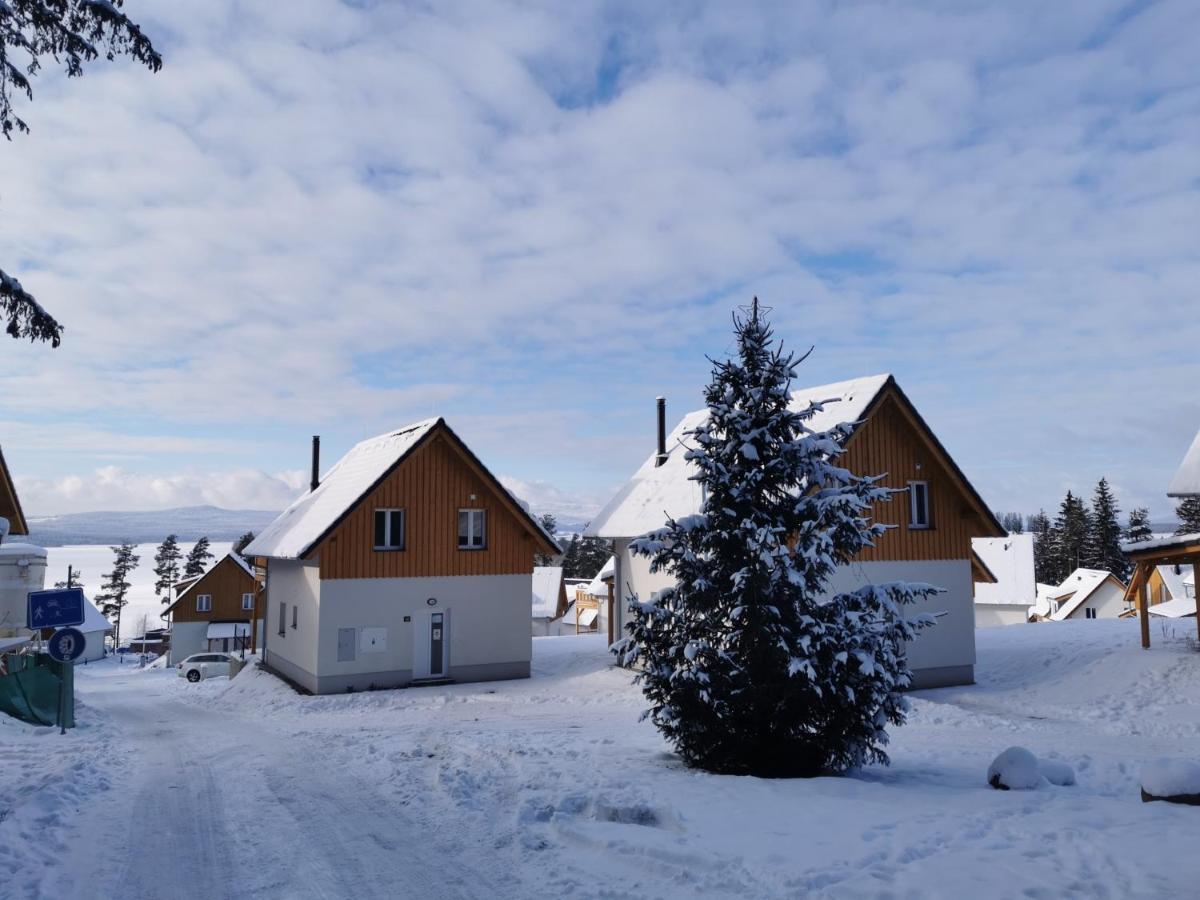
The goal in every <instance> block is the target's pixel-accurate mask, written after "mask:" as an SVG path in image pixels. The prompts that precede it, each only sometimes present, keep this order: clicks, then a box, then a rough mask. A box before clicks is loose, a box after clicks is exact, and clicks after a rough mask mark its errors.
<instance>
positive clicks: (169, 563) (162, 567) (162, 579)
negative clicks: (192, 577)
mask: <svg viewBox="0 0 1200 900" xmlns="http://www.w3.org/2000/svg"><path fill="white" fill-rule="evenodd" d="M182 558H183V552H182V551H181V550H180V549H179V541H178V539H177V538H176V537H175V535H173V534H168V535H167V536H166V538H165V539H164V540H163V542H162V543H161V544H159V545H158V550H157V551H156V552H155V554H154V574H155V575H157V576H158V580H157V581H155V582H154V593H155V594H157V595H158V596H159V597H161V598H162V602H163V603H170V602H171V591H173V590H174V589H175V582H177V581H178V580H179V560H181V559H182Z"/></svg>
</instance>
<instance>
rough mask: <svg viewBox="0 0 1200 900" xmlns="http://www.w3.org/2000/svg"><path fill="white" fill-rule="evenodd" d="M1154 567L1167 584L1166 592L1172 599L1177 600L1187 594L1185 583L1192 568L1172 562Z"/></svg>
mask: <svg viewBox="0 0 1200 900" xmlns="http://www.w3.org/2000/svg"><path fill="white" fill-rule="evenodd" d="M1155 569H1157V570H1158V577H1159V578H1161V579H1162V580H1163V584H1165V585H1166V586H1167V593H1169V594H1170V595H1171V599H1172V600H1178V599H1179V598H1180V597H1186V596H1187V587H1186V585H1187V584H1188V583H1189V582H1188V579H1187V576H1188V575H1191V574H1192V571H1193V570H1192V567H1191V566H1183V565H1179V564H1177V563H1172V564H1170V565H1165V566H1155Z"/></svg>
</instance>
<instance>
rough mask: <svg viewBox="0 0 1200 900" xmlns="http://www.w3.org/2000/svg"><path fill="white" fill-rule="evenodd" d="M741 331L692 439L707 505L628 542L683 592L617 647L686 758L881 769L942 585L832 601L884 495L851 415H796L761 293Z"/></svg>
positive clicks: (771, 766)
mask: <svg viewBox="0 0 1200 900" xmlns="http://www.w3.org/2000/svg"><path fill="white" fill-rule="evenodd" d="M735 326H736V329H737V340H738V358H737V359H736V360H729V361H725V362H716V363H714V366H715V367H714V371H713V379H712V382H711V384H709V386H708V388H707V390H706V392H705V399H706V402H707V405H708V409H709V416H708V419H707V421H706V422H705V423H704V424H702V425H700V426H698V427H697V428H696V429H695V430H694V431H692V432H690V433H689V434H688V436H687V439H688V440H689V441H690V443H691V445H692V446H691V448H690V449H689V450H688V451H687V458H688V459H689V460H691V461H692V462H693V463H694V464H695V467H696V471H697V474H696V475H695V476H694V477H695V480H697V481H699V482H700V484H701V485H702V487H703V489H704V496H705V501H704V504H703V507H702V509H701V512H700V513H699V514H698V515H694V516H688V517H685V518H680V519H678V520H671V521H668V523H667V524H666V527H664V528H662V529H660V530H658V531H655V532H652V533H650V534H648V535H645V536H643V537H642V538H641V539H639V540H637V541H635V542H634V543H633V545H632V549H633V551H634V552H635V553H639V554H642V555H644V556H648V557H650V559H651V569H652V571H656V572H657V571H665V572H669V573H670V574H671V575H673V576H674V578H675V582H676V583H675V586H674V587H672V588H668V589H667V590H664V591H662V592H660V593H659V594H658V595H657V597H656V598H655V599H654V600H652V601H650V602H646V603H642V602H639V600H638V598H636V597H633V598H630V609H631V611H632V616H631V619H632V621H631V622H630V623H629V625H628V626H627V631H628V636H627V637H626V638H625V640H624V641H622V642H621V643H620V644H619V645H618V646H617V648H616V649H617V652H618V653H619V654H620V655H621V657H622V661H623V662H624V663H626V664H629V665H635V664H636V665H640V667H641V669H642V671H641V672H640V674H639V675H638V680H639V681H640V683H641V685H642V689H643V691H644V692H645V695H646V697H647V698H648V699H649V701H650V703H651V708H650V709H649V710H648V711H647V713H646V715H647V716H649V717H650V718H651V719H652V720H653V721H654V723H655V724H656V725H657V726H658V728H659V729H660V730H661V731H662V732H663V734H664V735H665V736H666V737H667V739H668V740H670V741H671V743H672V744H673V745H674V747H675V749H676V750H677V751H678V752H679V754H680V756H681V757H682V758H683V759H684V761H685V762H687V763H688V764H689V765H693V766H698V767H701V768H704V769H708V770H711V771H716V772H733V773H751V774H758V775H768V776H792V775H805V776H807V775H816V774H821V773H825V772H831V771H841V770H845V769H848V768H851V767H854V766H859V765H862V764H864V763H869V762H881V763H887V761H888V757H887V754H886V753H885V752H884V747H885V746H886V745H887V742H888V735H887V726H888V725H900V724H902V723H903V722H904V716H905V711H906V708H907V706H906V701H905V700H904V698H903V697H902V696H901V694H900V691H901V690H902V689H903V688H905V687H907V686H908V684H909V681H910V678H911V673H910V672H909V669H908V665H907V659H906V655H905V646H906V642H907V641H909V640H910V639H911V638H913V637H914V635H915V634H916V633H917V631H918V630H919V629H921V628H923V627H925V626H927V625H930V624H932V623H933V619H932V617H930V616H917V617H914V618H912V619H909V618H906V617H905V615H904V612H903V607H904V606H905V605H907V604H910V603H913V602H914V601H916V600H918V599H924V598H925V597H927V596H929V595H931V594H933V593H935V592H936V591H937V588H934V587H932V586H930V585H921V584H903V583H895V584H881V585H873V586H867V587H864V588H862V589H860V590H857V591H854V592H851V593H845V594H839V595H837V596H833V597H829V596H827V594H826V586H827V584H828V581H829V578H830V576H831V575H832V574H833V572H834V571H835V570H836V569H837V567H838V566H840V565H843V564H845V563H847V562H848V561H850V560H851V559H853V558H854V557H855V555H856V554H858V553H859V551H861V550H862V549H863V548H864V547H868V546H871V545H872V542H873V541H874V539H875V538H876V537H878V536H879V535H881V534H882V533H883V532H884V528H883V526H881V525H873V524H872V523H871V521H870V519H869V510H870V508H871V505H872V504H873V503H875V502H876V501H880V500H886V499H889V498H890V495H891V492H890V491H889V490H888V489H886V488H883V487H881V486H880V485H879V484H878V479H875V478H864V477H859V476H856V475H854V474H852V473H851V472H849V471H848V470H846V469H844V468H842V467H840V466H838V465H837V463H836V460H837V458H838V457H839V456H840V455H841V454H842V452H843V450H844V444H845V441H846V439H847V438H848V437H849V435H850V433H851V431H852V428H853V424H854V423H850V424H847V425H841V426H838V427H836V428H833V429H831V430H829V431H825V432H814V431H812V430H811V429H810V428H809V427H808V426H807V425H806V423H807V422H808V421H809V420H811V419H812V417H813V416H814V415H815V414H816V413H817V412H818V411H820V410H821V408H822V407H821V405H820V404H813V405H812V406H810V407H809V408H807V409H802V410H798V411H797V410H792V409H790V408H789V404H790V401H791V396H790V385H791V382H792V379H793V377H794V375H795V368H796V366H797V364H798V362H800V360H797V359H796V358H795V357H794V356H793V355H791V354H790V353H789V354H784V353H783V351H782V349H780V348H778V347H777V346H776V345H775V343H774V341H773V338H772V333H771V330H770V327H769V326H768V325H767V323H766V322H765V320H764V319H763V318H762V317H761V315H760V314H759V310H758V305H757V301H755V304H754V306H753V308H752V311H751V313H750V314H749V316H748V317H747V318H738V317H735Z"/></svg>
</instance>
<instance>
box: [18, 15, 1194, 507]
mask: <svg viewBox="0 0 1200 900" xmlns="http://www.w3.org/2000/svg"><path fill="white" fill-rule="evenodd" d="M560 6H562V5H561V4H558V5H550V4H538V3H513V4H505V3H462V4H453V5H450V7H449V9H448V10H447V9H444V8H443V7H440V6H439V7H437V8H430V7H429V6H428V5H425V4H420V5H418V4H402V3H398V2H397V3H382V2H380V3H373V2H360V3H353V4H350V3H336V2H325V0H311V2H303V3H296V4H274V3H250V2H233V0H213V2H208V3H204V4H180V3H176V2H169V0H129V3H128V4H127V10H128V11H129V12H130V13H131V15H133V17H134V18H135V19H136V20H138V21H140V22H141V24H142V25H143V26H144V27H145V28H146V29H147V31H148V32H149V33H150V34H151V35H152V36H153V37H154V38H155V39H156V43H157V44H158V45H159V47H160V49H161V50H162V51H163V53H164V55H165V58H166V62H165V65H164V68H163V70H162V72H161V73H159V74H157V75H150V74H149V73H147V72H145V71H143V70H137V69H135V68H133V67H131V66H129V65H126V64H123V63H120V62H118V63H115V64H104V65H97V66H93V67H92V68H91V70H90V71H89V73H88V74H87V76H86V77H85V78H83V79H77V80H72V81H71V82H70V83H67V81H66V79H65V78H62V77H61V76H60V75H57V74H50V73H47V74H46V75H44V76H42V77H41V78H39V82H40V83H39V84H37V85H35V88H36V99H35V102H34V103H33V104H32V105H29V106H27V107H25V108H24V110H23V113H24V116H25V118H26V119H27V120H28V121H29V123H30V125H31V126H32V128H33V134H32V135H29V136H22V137H18V138H16V139H15V140H14V141H13V142H12V143H11V144H9V145H8V146H5V147H3V148H0V153H3V154H4V166H3V175H2V176H0V259H3V261H4V264H5V266H6V268H7V269H8V270H9V271H10V272H12V273H13V274H15V275H17V277H19V278H21V279H22V280H23V282H24V283H25V285H26V287H27V288H29V289H30V290H32V291H34V292H35V293H36V294H37V295H38V297H39V299H41V300H42V301H43V303H44V304H45V305H46V306H47V307H48V308H50V309H51V310H52V311H53V312H54V313H55V314H56V315H58V316H59V317H60V318H61V320H62V321H63V322H64V323H65V324H66V326H67V332H66V338H65V340H64V343H63V346H62V347H61V348H60V349H59V350H56V351H51V350H49V349H47V348H46V347H43V346H27V345H24V344H17V343H15V342H12V343H10V344H9V345H7V346H6V347H5V348H4V353H3V355H2V356H0V372H2V377H3V383H4V384H5V385H6V390H5V391H3V392H2V393H0V443H2V444H3V447H4V451H5V454H6V456H7V457H8V460H9V463H10V466H11V468H12V469H13V470H14V472H15V474H16V476H17V478H18V482H19V486H20V489H21V492H22V496H23V498H24V501H25V504H26V506H27V508H28V511H29V512H30V513H31V514H34V515H37V514H51V513H59V512H68V511H72V510H84V509H101V508H104V509H114V508H141V509H145V508H154V507H163V506H172V505H182V504H190V503H201V502H212V503H216V504H218V505H223V506H241V507H260V508H274V507H278V506H281V505H282V504H284V503H286V502H287V501H288V500H289V499H290V498H291V497H292V496H293V495H294V494H295V492H296V491H297V490H299V489H300V487H301V486H302V485H303V484H304V481H305V476H304V470H305V468H306V466H307V454H308V438H309V435H311V434H313V433H320V434H321V435H322V436H323V441H324V447H325V452H326V462H327V463H331V462H332V461H333V459H334V458H335V457H336V456H337V455H338V454H339V453H340V452H341V451H343V450H344V449H346V448H347V447H348V446H349V445H350V444H352V443H353V442H354V441H356V440H357V439H359V438H361V437H364V436H368V435H371V434H375V433H378V432H380V431H383V430H386V429H387V428H389V427H392V426H394V425H398V424H402V423H405V422H407V421H411V420H413V419H418V418H423V417H425V416H428V415H430V414H431V413H436V414H440V415H444V416H446V418H447V419H448V420H449V421H450V423H451V424H452V425H453V426H454V427H455V428H456V430H458V431H459V432H460V433H461V434H462V435H463V436H464V437H465V438H466V439H467V441H468V442H469V443H471V445H472V446H473V447H474V448H475V449H476V450H477V452H478V453H479V454H480V455H481V457H482V458H483V459H484V460H485V461H486V462H488V463H489V465H490V466H491V467H492V468H493V470H494V471H496V472H498V473H500V474H502V475H503V476H505V477H506V478H507V479H509V482H510V484H511V485H512V486H513V487H514V488H515V489H516V490H517V491H518V493H520V494H523V495H524V496H525V497H526V498H527V499H528V500H530V501H531V502H532V504H533V505H534V507H535V508H538V509H548V510H551V511H556V512H559V513H563V514H572V513H576V514H579V515H586V514H587V513H588V512H589V511H591V510H592V509H594V508H595V507H596V506H597V505H599V504H600V503H602V502H603V501H604V500H606V499H607V497H608V496H609V494H610V493H611V492H612V491H613V490H614V489H615V488H616V486H617V485H619V484H620V482H621V481H623V480H624V478H626V477H627V476H628V475H629V473H630V472H632V471H633V470H634V469H635V468H636V467H637V465H638V464H639V463H640V461H641V459H642V458H643V457H644V456H645V455H646V454H647V453H649V452H650V450H651V449H652V448H651V444H652V441H653V398H654V397H655V395H657V394H660V393H661V394H665V395H666V396H667V397H668V404H669V410H670V414H671V416H672V417H674V416H675V415H676V414H682V413H683V412H684V411H686V410H688V409H692V408H695V407H696V406H698V405H700V404H699V398H700V392H701V389H702V387H703V384H704V383H705V380H706V379H707V376H708V363H707V361H706V359H705V355H706V354H707V355H720V354H723V353H725V352H726V351H727V350H728V349H729V348H730V346H731V337H730V329H729V314H730V311H731V310H732V309H733V308H735V307H736V306H738V305H740V304H743V303H745V302H747V301H748V300H749V298H750V297H751V296H752V295H754V294H757V295H758V296H760V297H761V298H762V300H763V302H764V303H765V304H767V305H769V306H771V307H772V308H773V312H772V316H773V318H774V321H775V324H776V327H777V331H778V333H779V335H780V336H781V337H783V338H784V340H785V341H786V342H787V343H788V344H789V345H790V346H793V347H796V348H806V347H808V346H809V345H813V346H815V351H814V353H813V356H812V357H811V359H810V360H809V361H808V362H806V363H805V364H804V365H803V367H802V368H801V372H800V381H801V382H802V383H804V384H817V383H822V382H826V381H833V380H838V379H841V378H846V377H852V376H856V375H861V374H869V373H875V372H883V371H890V372H893V373H895V374H896V376H897V378H898V379H899V381H900V383H901V385H902V386H903V387H904V388H905V390H906V391H907V392H908V393H909V395H910V397H911V398H912V399H913V401H914V402H915V403H916V404H917V406H918V408H919V409H920V410H921V411H922V413H923V414H924V415H925V417H926V419H927V420H928V421H929V422H930V423H931V425H932V426H933V427H934V429H935V430H936V431H937V432H938V434H939V436H940V437H941V439H942V441H943V442H944V443H945V444H946V445H947V447H948V448H949V449H950V450H951V452H952V453H953V454H954V455H955V456H956V458H957V459H958V461H959V463H960V465H961V466H962V468H963V469H964V470H965V471H966V473H967V474H968V476H969V477H970V478H971V479H972V480H973V481H974V483H975V484H976V486H977V487H978V488H979V490H980V491H981V493H982V494H983V495H984V497H985V498H986V499H987V500H988V501H989V502H990V503H991V504H992V505H993V506H994V507H996V508H997V509H1001V510H1008V509H1018V510H1022V511H1032V510H1035V509H1037V508H1038V507H1039V506H1045V507H1046V508H1048V509H1050V508H1052V507H1053V506H1055V505H1056V504H1057V502H1058V500H1059V499H1060V498H1061V496H1062V494H1063V492H1064V491H1065V490H1067V489H1068V488H1071V489H1075V490H1083V491H1085V492H1089V493H1090V490H1091V488H1092V486H1093V485H1094V483H1095V482H1096V480H1097V479H1098V478H1099V477H1100V476H1101V475H1107V476H1108V478H1109V479H1110V481H1111V482H1112V483H1113V484H1114V485H1115V487H1116V488H1117V490H1118V495H1119V497H1120V499H1121V501H1122V503H1123V505H1124V506H1125V507H1126V508H1128V507H1129V506H1131V505H1133V504H1135V503H1136V504H1139V505H1148V506H1150V507H1151V509H1152V510H1153V511H1154V512H1155V514H1156V515H1159V516H1162V515H1164V514H1166V513H1167V512H1168V511H1169V509H1170V505H1169V502H1168V501H1167V500H1166V498H1165V497H1164V495H1163V492H1164V490H1165V486H1166V483H1167V481H1168V480H1169V477H1170V474H1171V472H1172V471H1173V469H1174V466H1175V465H1176V464H1177V463H1178V461H1179V460H1180V459H1181V458H1182V455H1183V452H1184V450H1185V449H1186V448H1187V446H1188V444H1189V443H1190V440H1191V438H1192V436H1193V435H1194V433H1195V431H1196V429H1197V428H1198V427H1200V399H1197V395H1196V391H1195V389H1194V386H1195V384H1196V383H1197V380H1198V376H1200V362H1198V361H1197V360H1198V359H1200V316H1197V315H1196V312H1197V309H1198V306H1200V303H1198V301H1197V292H1196V290H1197V289H1196V285H1197V284H1198V283H1200V251H1198V250H1197V242H1196V235H1197V234H1200V154H1198V153H1197V152H1196V148H1197V147H1198V146H1200V76H1197V74H1196V70H1195V59H1196V58H1197V53H1198V51H1200V39H1198V38H1197V35H1200V6H1197V4H1194V3H1191V2H1139V3H1122V2H1105V0H1086V2H1084V0H1080V2H1070V0H1067V2H1061V3H1055V4H1045V3H1040V2H1039V3H1034V2H1009V3H1005V4H995V3H982V2H981V3H969V2H967V3H954V4H946V3H940V2H929V3H899V2H881V3H870V4H867V3H863V4H856V3H825V2H812V3H803V2H796V3H788V4H773V3H770V4H768V3H764V4H738V5H736V6H735V5H732V4H717V3H714V4H704V3H682V4H637V3H578V4H570V5H568V7H567V8H566V9H562V8H558V7H560Z"/></svg>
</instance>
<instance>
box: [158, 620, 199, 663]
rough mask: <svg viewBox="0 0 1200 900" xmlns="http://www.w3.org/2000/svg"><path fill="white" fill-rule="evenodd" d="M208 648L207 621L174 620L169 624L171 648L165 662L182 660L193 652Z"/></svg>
mask: <svg viewBox="0 0 1200 900" xmlns="http://www.w3.org/2000/svg"><path fill="white" fill-rule="evenodd" d="M207 649H208V623H207V622H174V623H172V625H171V650H170V653H169V655H168V659H167V662H169V663H170V664H171V665H175V664H176V663H180V662H183V660H185V659H187V658H188V657H189V656H191V655H192V654H193V653H203V652H204V651H205V650H207Z"/></svg>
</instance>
